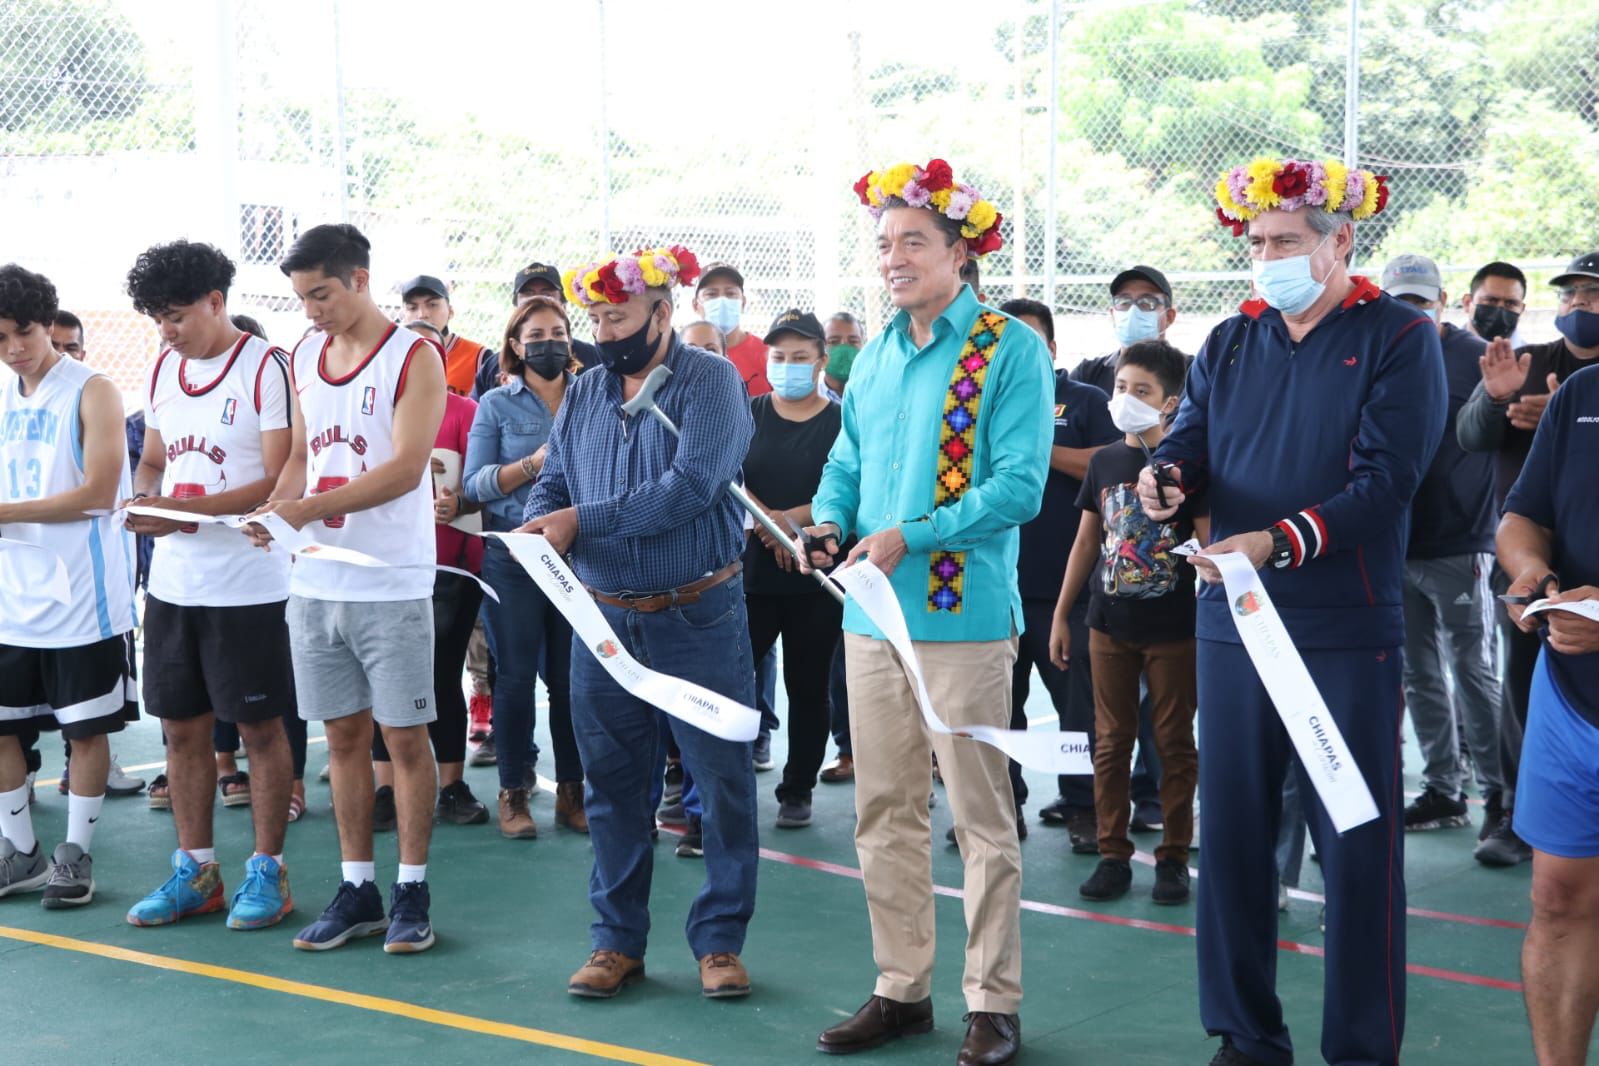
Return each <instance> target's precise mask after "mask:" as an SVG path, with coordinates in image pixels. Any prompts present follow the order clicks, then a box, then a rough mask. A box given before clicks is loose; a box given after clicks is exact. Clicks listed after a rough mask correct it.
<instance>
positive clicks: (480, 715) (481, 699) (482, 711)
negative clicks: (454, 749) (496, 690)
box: [466, 692, 494, 744]
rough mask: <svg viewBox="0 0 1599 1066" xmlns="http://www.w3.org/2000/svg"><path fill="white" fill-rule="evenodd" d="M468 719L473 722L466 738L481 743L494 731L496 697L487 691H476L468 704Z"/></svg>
mask: <svg viewBox="0 0 1599 1066" xmlns="http://www.w3.org/2000/svg"><path fill="white" fill-rule="evenodd" d="M466 714H467V719H468V720H469V721H470V722H471V723H472V726H471V731H470V732H468V733H467V735H466V739H468V740H470V741H471V742H472V743H474V744H481V743H482V742H483V741H485V740H487V739H489V735H490V734H492V733H493V732H494V697H493V696H491V695H489V694H488V693H487V692H474V693H472V698H471V700H469V701H468V702H467V705H466Z"/></svg>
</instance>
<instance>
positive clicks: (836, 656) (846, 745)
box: [827, 640, 855, 758]
mask: <svg viewBox="0 0 1599 1066" xmlns="http://www.w3.org/2000/svg"><path fill="white" fill-rule="evenodd" d="M827 695H828V699H830V700H831V701H832V705H833V713H832V721H831V722H830V723H829V725H830V727H831V729H832V730H833V743H834V744H837V745H838V753H839V754H840V755H848V756H849V757H850V758H854V757H855V753H854V749H853V748H851V747H850V739H849V686H848V685H847V684H845V683H844V642H843V641H842V640H840V641H839V643H838V650H837V651H835V652H834V653H833V666H832V669H831V670H830V671H829V672H828V675H827Z"/></svg>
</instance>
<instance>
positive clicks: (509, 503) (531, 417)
mask: <svg viewBox="0 0 1599 1066" xmlns="http://www.w3.org/2000/svg"><path fill="white" fill-rule="evenodd" d="M574 380H575V379H574V378H573V376H572V375H571V374H567V375H566V388H567V395H568V396H570V395H571V389H572V383H573V381H574ZM554 425H555V416H554V415H553V414H551V413H550V409H549V407H548V406H546V404H545V403H544V401H543V400H542V399H541V398H540V397H539V394H538V393H536V392H534V391H533V390H532V389H530V388H528V387H527V382H525V381H523V380H522V379H521V378H519V377H517V378H512V379H511V380H510V382H508V383H507V384H505V385H501V386H500V387H499V388H495V389H490V390H489V391H488V392H486V393H484V394H483V400H482V402H481V403H479V404H478V409H477V417H476V418H474V419H473V420H472V433H471V436H470V437H468V438H467V443H466V460H465V470H464V471H463V472H462V491H463V493H464V494H465V495H466V498H467V499H469V500H471V501H472V502H474V503H481V504H483V518H484V522H485V524H486V526H487V528H488V529H489V530H490V531H491V532H496V533H504V532H506V531H508V530H512V529H515V528H516V527H517V526H519V525H521V524H522V511H523V509H524V508H525V507H526V506H527V498H528V495H529V493H531V492H532V491H533V483H532V482H529V483H528V484H526V485H523V486H521V487H520V488H518V489H516V490H515V491H513V492H511V493H509V494H508V493H506V492H505V491H504V490H503V489H501V488H500V467H502V466H504V465H505V464H507V463H519V462H521V461H522V460H523V459H524V458H525V457H527V456H529V455H532V454H533V453H534V452H536V451H538V450H539V445H541V444H543V443H544V442H545V441H547V440H549V439H550V429H551V428H552V427H553V426H554Z"/></svg>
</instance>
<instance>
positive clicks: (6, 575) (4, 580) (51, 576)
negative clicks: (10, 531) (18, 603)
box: [0, 537, 72, 607]
mask: <svg viewBox="0 0 1599 1066" xmlns="http://www.w3.org/2000/svg"><path fill="white" fill-rule="evenodd" d="M0 552H9V553H10V558H9V560H8V562H9V565H7V566H4V567H0V591H4V592H5V593H6V595H7V597H11V596H20V595H22V594H23V593H24V592H28V593H35V594H36V593H41V592H42V593H43V594H44V595H46V596H48V597H50V599H52V600H54V601H56V602H57V603H59V604H61V605H62V606H63V607H71V606H72V577H71V575H70V574H68V573H67V564H66V561H65V560H64V559H62V558H61V556H59V555H57V554H56V553H55V552H53V551H51V550H50V549H49V548H44V547H40V546H39V545H37V544H33V543H31V542H29V541H25V540H14V539H11V538H8V537H0Z"/></svg>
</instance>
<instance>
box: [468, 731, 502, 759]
mask: <svg viewBox="0 0 1599 1066" xmlns="http://www.w3.org/2000/svg"><path fill="white" fill-rule="evenodd" d="M499 761H500V757H499V755H498V754H496V753H495V751H494V738H493V737H492V736H491V737H485V738H484V740H483V743H481V744H479V745H478V746H477V747H475V748H473V749H472V754H471V755H470V756H468V757H467V760H466V764H467V765H468V766H493V765H495V764H496V763H498V762H499Z"/></svg>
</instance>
